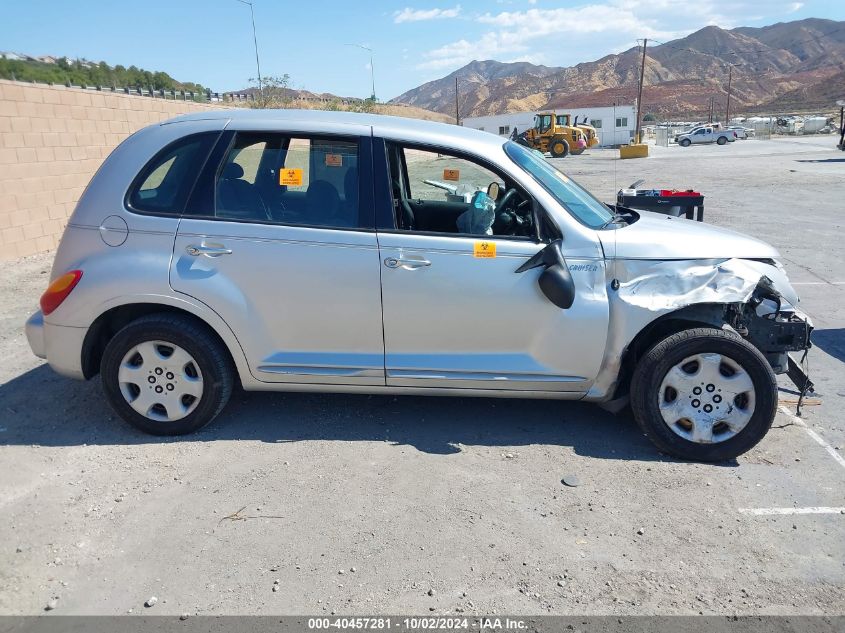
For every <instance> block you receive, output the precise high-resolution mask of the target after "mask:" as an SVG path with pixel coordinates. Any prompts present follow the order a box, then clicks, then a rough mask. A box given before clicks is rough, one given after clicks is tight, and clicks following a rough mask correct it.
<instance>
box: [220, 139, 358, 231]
mask: <svg viewBox="0 0 845 633" xmlns="http://www.w3.org/2000/svg"><path fill="white" fill-rule="evenodd" d="M358 181H359V176H358V145H357V143H356V142H354V141H352V140H346V139H328V138H308V137H305V136H287V135H283V134H274V133H239V134H237V135H236V137H235V139H234V141H233V143H232V146H231V147H230V149H229V151H228V153H227V154H226V157H225V158H224V159H223V163H222V165H221V167H220V170H219V172H218V175H217V180H216V183H215V202H214V215H215V217H217V218H219V219H221V220H241V221H253V222H278V223H284V224H295V225H304V226H325V227H337V228H352V227H358V226H359V225H360V223H359V200H358V188H359V182H358Z"/></svg>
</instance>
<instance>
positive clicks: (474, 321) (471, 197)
mask: <svg viewBox="0 0 845 633" xmlns="http://www.w3.org/2000/svg"><path fill="white" fill-rule="evenodd" d="M388 160H389V169H390V182H391V183H392V189H393V206H394V209H395V210H396V213H395V215H396V229H395V230H388V231H384V232H381V231H380V232H379V245H380V258H381V275H382V301H383V310H384V341H385V365H386V373H387V384H388V385H389V386H396V387H435V388H466V389H485V390H489V389H495V390H515V391H542V392H583V391H586V389H587V388H588V387H589V383H590V381H591V379H592V377H594V376H595V375H596V374H597V373H598V370H599V365H600V363H601V359H602V356H603V351H604V341H605V338H606V334H607V323H608V313H607V298H606V295H605V293H604V261H603V259H601V257H600V256H599V254H600V251H597V252H596V256H595V257H594V258H586V259H584V258H581V259H578V260H574V259H573V260H570V261H569V264H570V267H571V268H572V267H575V268H576V269H578V272H577V273H576V274H573V277H574V278H575V281H576V292H577V298H576V302H575V304H574V305H573V307H572V308H570V309H569V310H561V309H560V308H558V307H556V306H555V305H554V304H552V303H551V302H550V301H549V300H548V299H547V298H546V297H545V296H544V295H543V294H542V292H541V291H540V289H539V287H538V284H537V277H538V276H539V274H540V272H541V271H540V270H539V269H535V270H529V271H526V272H523V273H516V272H515V271H516V269H517V268H518V267H519V266H520V265H521V264H523V263H524V262H525V261H526V260H527V259H528V258H529V257H531V256H532V255H534V254H535V253H536V252H537V251H538V250H540V249H541V248H544V247H545V245H546V244H545V242H543V241H542V240H540V239H538V237H537V236H538V227H537V224H538V221H539V216H538V215H537V214H538V210H537V209H535V208H534V204H533V200H532V199H531V198H530V197H529V196H528V194H527V193H525V192H524V191H523V190H522V189H520V188H519V187H518V186H517V185H516V184H515V183H514V182H512V181H510V180H509V179H508V178H507V177H504V176H501V175H499V174H498V173H494V172H493V171H491V169H490V168H488V167H487V166H485V165H484V164H482V163H481V162H480V161H475V160H473V159H469V158H457V157H454V156H450V155H449V153H448V151H446V150H432V149H422V148H411V147H401V146H398V145H390V146H389V148H388ZM491 183H495V185H494V186H492V187H491V186H490V185H491ZM491 199H493V200H492V207H491ZM489 211H492V213H490V212H489ZM564 243H565V241H564Z"/></svg>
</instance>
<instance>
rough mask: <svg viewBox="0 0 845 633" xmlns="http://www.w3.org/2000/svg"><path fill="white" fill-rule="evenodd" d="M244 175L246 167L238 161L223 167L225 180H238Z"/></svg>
mask: <svg viewBox="0 0 845 633" xmlns="http://www.w3.org/2000/svg"><path fill="white" fill-rule="evenodd" d="M243 175H244V168H243V167H241V166H240V165H238V164H237V163H229V164H228V165H226V166H225V167H224V168H223V175H222V178H223V179H224V180H237V179H238V178H240V177H242V176H243Z"/></svg>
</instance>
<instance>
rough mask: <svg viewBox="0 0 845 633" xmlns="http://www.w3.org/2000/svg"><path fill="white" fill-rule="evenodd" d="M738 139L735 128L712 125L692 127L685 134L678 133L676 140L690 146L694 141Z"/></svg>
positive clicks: (717, 141) (718, 141)
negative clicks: (728, 128) (721, 127)
mask: <svg viewBox="0 0 845 633" xmlns="http://www.w3.org/2000/svg"><path fill="white" fill-rule="evenodd" d="M735 140H736V133H735V132H734V131H733V130H720V129H717V128H715V127H712V126H710V125H707V126H702V127H697V128H693V129H691V130H690V131H689V132H685V133H684V134H678V136H676V137H675V142H676V143H677V144H678V145H680V146H681V147H689V146H690V145H692V144H693V143H718V144H719V145H724V144H725V143H732V142H733V141H735Z"/></svg>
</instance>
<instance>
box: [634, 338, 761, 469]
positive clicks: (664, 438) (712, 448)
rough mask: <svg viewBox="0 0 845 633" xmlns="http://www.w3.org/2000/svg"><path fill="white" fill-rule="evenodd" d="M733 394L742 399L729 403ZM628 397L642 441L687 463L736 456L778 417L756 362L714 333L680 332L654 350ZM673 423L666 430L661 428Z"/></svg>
mask: <svg viewBox="0 0 845 633" xmlns="http://www.w3.org/2000/svg"><path fill="white" fill-rule="evenodd" d="M700 361H703V362H700ZM696 363H697V367H698V369H697V370H695V367H696ZM714 368H715V372H716V373H709V372H713V371H714ZM670 370H671V371H672V373H671V375H670ZM691 370H695V371H693V373H688V372H689V371H691ZM730 372H734V373H733V374H732V375H726V374H729V373H730ZM708 375H709V376H710V377H711V380H708ZM699 379H701V381H700V382H701V384H700V385H699V384H698V383H699ZM676 382H677V384H681V385H690V384H691V385H692V386H691V387H690V389H683V388H681V387H676V386H675V383H676ZM745 385H750V386H749V387H748V389H746V388H745ZM711 387H712V388H711ZM696 389H697V390H698V391H695V390H696ZM735 390H743V391H742V392H741V393H738V394H737V395H736V397H733V396H732V394H733V392H734V391H735ZM673 392H674V393H673ZM724 392H728V393H726V394H725V393H724ZM630 393H631V396H630V399H631V409H632V411H633V413H634V419H635V420H636V421H637V424H638V425H639V427H640V429H641V430H642V432H643V433H644V434H645V435H646V437H648V438H649V439H650V440H651V441H652V442H653V443H654V444H655V446H657V448H658V449H660V450H661V451H662V452H664V453H668V454H670V455H674V456H675V457H680V458H682V459H687V460H692V461H702V462H717V461H724V460H727V459H732V458H735V457H737V456H739V455H742V454H743V453H745V452H746V451H748V450H750V449H751V448H753V447H754V446H756V445H757V443H758V442H760V440H762V439H763V437H765V435H766V433H768V431H769V428H771V426H772V421H773V420H774V418H775V412H776V410H777V381H776V379H775V375H774V372H773V371H772V368H771V366H770V365H769V363H768V361H766V358H765V357H764V356H763V354H762V353H760V351H759V350H758V349H757V348H756V347H754V346H753V345H751V344H750V343H749V342H748V341H746V340H745V339H743V338H741V337H740V336H739V335H737V334H735V333H733V332H729V331H726V330H717V329H713V328H696V329H691V330H684V331H683V332H679V333H677V334H673V335H671V336H668V337H666V338H665V339H663V340H662V341H660V342H658V343H657V344H655V345H654V346H653V347H652V348H651V349H650V350H649V351H648V352H647V353H646V354H645V356H643V358H642V359H640V361H639V364H638V365H637V367H636V369H635V370H634V375H633V377H632V379H631V391H630ZM722 394H724V396H723V395H722ZM687 401H689V405H687V404H686V403H687ZM676 402H677V404H675V403H676ZM708 406H709V407H710V409H709V412H714V415H712V416H710V415H709V413H708V409H707V407H708ZM696 407H701V408H700V409H696ZM717 409H723V411H724V415H725V418H724V419H722V420H720V419H718V418H717V417H716V416H717V415H718V411H717ZM685 414H688V415H689V416H690V417H683V416H684V415H685ZM693 416H695V417H693ZM675 417H678V419H677V420H675V422H674V423H673V424H670V423H669V422H667V421H666V418H669V419H670V420H671V419H672V418H675ZM694 420H698V421H699V422H698V423H696V422H694ZM702 420H703V422H702ZM714 422H715V423H714ZM708 425H709V429H710V430H709V439H708V431H707V429H708ZM699 433H700V435H699V437H698V438H696V437H695V436H696V435H697V434H699ZM720 438H721V439H720Z"/></svg>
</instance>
